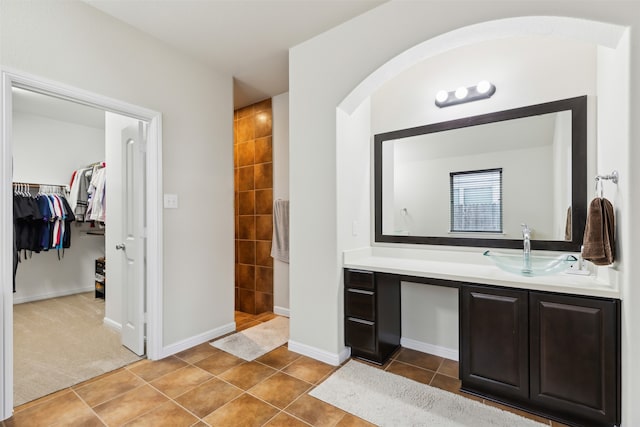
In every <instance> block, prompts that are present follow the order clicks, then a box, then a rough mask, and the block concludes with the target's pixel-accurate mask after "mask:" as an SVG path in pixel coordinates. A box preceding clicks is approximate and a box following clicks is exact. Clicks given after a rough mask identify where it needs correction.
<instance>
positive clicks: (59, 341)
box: [13, 292, 140, 406]
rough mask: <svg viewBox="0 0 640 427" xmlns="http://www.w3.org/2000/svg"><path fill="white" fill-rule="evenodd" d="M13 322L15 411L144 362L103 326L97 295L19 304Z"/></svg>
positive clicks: (101, 308)
mask: <svg viewBox="0 0 640 427" xmlns="http://www.w3.org/2000/svg"><path fill="white" fill-rule="evenodd" d="M13 319H14V329H13V331H14V337H13V338H14V345H13V348H14V352H13V357H14V370H13V375H14V380H13V383H14V394H13V395H14V405H15V406H18V405H20V404H22V403H25V402H29V401H31V400H34V399H37V398H38V397H41V396H44V395H46V394H49V393H52V392H54V391H57V390H61V389H63V388H67V387H70V386H72V385H74V384H77V383H79V382H82V381H85V380H87V379H89V378H93V377H95V376H98V375H101V374H103V373H105V372H110V371H113V370H114V369H117V368H120V367H122V366H125V365H127V364H129V363H132V362H134V361H136V360H139V359H140V357H138V356H137V355H135V354H134V353H132V352H131V351H129V350H128V349H127V348H125V347H123V346H122V345H121V344H120V334H118V333H117V332H116V331H114V330H112V329H110V328H108V327H106V326H104V325H103V319H104V300H102V299H96V298H94V294H93V292H87V293H82V294H76V295H70V296H66V297H60V298H53V299H48V300H42V301H35V302H29V303H24V304H16V305H14V306H13Z"/></svg>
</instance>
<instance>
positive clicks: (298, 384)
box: [249, 372, 311, 409]
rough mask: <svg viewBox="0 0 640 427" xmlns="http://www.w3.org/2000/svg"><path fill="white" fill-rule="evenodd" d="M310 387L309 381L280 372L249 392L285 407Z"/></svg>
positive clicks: (274, 404) (279, 406)
mask: <svg viewBox="0 0 640 427" xmlns="http://www.w3.org/2000/svg"><path fill="white" fill-rule="evenodd" d="M310 388H311V384H309V383H308V382H305V381H302V380H300V379H298V378H294V377H292V376H290V375H287V374H284V373H282V372H278V373H277V374H275V375H273V376H272V377H270V378H268V379H266V380H264V381H262V382H261V383H259V384H258V385H256V386H255V387H253V388H252V389H250V390H249V393H251V394H252V395H254V396H256V397H259V398H260V399H262V400H264V401H265V402H268V403H270V404H272V405H273V406H276V407H278V408H281V409H284V408H286V407H287V406H288V405H289V404H290V403H291V402H293V401H294V400H296V399H297V398H298V397H299V396H300V395H301V394H302V393H304V392H306V391H307V390H309V389H310Z"/></svg>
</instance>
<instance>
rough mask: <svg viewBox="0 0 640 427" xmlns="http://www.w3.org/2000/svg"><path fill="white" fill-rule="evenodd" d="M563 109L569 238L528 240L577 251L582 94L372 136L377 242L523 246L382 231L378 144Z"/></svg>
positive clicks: (583, 207) (581, 207) (583, 151)
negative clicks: (567, 135) (567, 119)
mask: <svg viewBox="0 0 640 427" xmlns="http://www.w3.org/2000/svg"><path fill="white" fill-rule="evenodd" d="M567 110H570V111H571V186H572V190H571V240H570V241H569V240H533V239H532V240H531V249H538V250H549V251H571V252H580V247H581V246H582V238H583V235H584V227H585V221H586V217H587V96H586V95H585V96H579V97H576V98H569V99H563V100H559V101H553V102H546V103H543V104H537V105H529V106H526V107H520V108H514V109H511V110H505V111H498V112H495V113H489V114H483V115H479V116H473V117H465V118H462V119H456V120H451V121H447V122H441V123H434V124H430V125H425V126H419V127H414V128H408V129H401V130H397V131H392V132H385V133H380V134H377V135H374V193H375V195H374V209H375V241H376V242H381V243H411V244H419V245H447V246H473V247H489V248H513V249H521V248H522V247H523V241H522V239H489V238H470V237H432V236H394V235H389V234H382V144H383V143H384V142H385V141H390V140H396V139H400V138H407V137H412V136H417V135H423V134H429V133H434V132H442V131H446V130H451V129H459V128H464V127H469V126H477V125H482V124H486V123H494V122H501V121H505V120H512V119H519V118H523V117H530V116H537V115H541V114H547V113H554V112H559V111H567ZM542 173H544V172H542Z"/></svg>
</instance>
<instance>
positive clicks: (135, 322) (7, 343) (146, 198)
mask: <svg viewBox="0 0 640 427" xmlns="http://www.w3.org/2000/svg"><path fill="white" fill-rule="evenodd" d="M2 77H3V79H2V80H3V86H2V98H3V103H2V107H3V109H2V124H3V126H2V129H3V133H2V152H1V153H2V154H1V160H2V162H1V166H2V182H3V185H2V186H1V187H0V203H1V206H2V209H3V215H4V217H5V218H8V219H9V218H12V196H13V189H12V188H11V186H10V185H9V183H10V182H12V181H13V167H12V160H13V155H14V145H13V134H12V131H13V127H12V124H13V108H12V104H13V94H12V91H13V89H14V88H18V89H23V90H27V91H31V92H35V93H39V94H43V95H49V96H52V97H53V98H56V99H63V100H66V101H73V102H75V103H78V104H83V105H85V106H90V107H94V108H98V109H100V110H101V111H102V112H105V111H106V112H113V113H117V114H121V115H124V116H127V117H130V118H132V119H135V121H143V122H146V123H148V130H147V129H144V128H143V127H139V128H138V129H137V130H136V131H137V132H138V135H141V136H143V137H144V138H146V140H147V143H146V144H145V143H144V142H143V141H142V140H139V141H138V142H139V143H136V144H134V143H133V139H132V138H124V134H122V135H121V137H122V141H123V150H124V151H125V152H126V151H127V149H128V150H129V153H128V154H130V155H131V156H130V157H128V156H123V157H122V159H123V175H125V176H126V179H125V181H126V180H127V179H129V178H131V177H133V176H134V175H135V176H137V179H138V180H139V179H140V178H144V179H145V181H146V182H147V189H146V190H147V191H146V192H144V191H142V192H140V191H138V192H132V193H131V194H130V195H127V192H126V191H125V192H124V195H125V197H131V198H133V199H137V200H141V201H143V204H142V205H141V208H140V206H139V209H138V210H137V214H138V215H128V217H129V218H133V217H137V218H138V220H137V223H136V224H137V227H139V230H140V231H139V232H136V233H137V234H136V236H137V237H138V240H139V243H140V244H139V245H138V246H139V247H138V248H137V249H134V250H130V251H123V252H125V254H126V256H125V257H124V262H123V264H124V265H125V266H129V267H130V266H131V265H137V266H139V268H138V269H137V271H138V273H137V276H138V277H139V278H141V279H142V281H141V282H140V283H139V286H138V290H137V291H136V292H135V293H136V295H138V296H137V297H135V298H128V299H125V298H124V295H123V298H122V301H123V304H126V303H127V301H129V302H131V301H135V303H136V307H133V306H131V305H130V306H129V307H127V306H123V308H122V313H123V315H122V317H121V327H122V328H123V329H124V328H127V327H128V328H129V329H131V328H133V329H135V330H136V334H137V336H139V337H140V339H141V340H144V337H145V335H144V331H145V326H146V345H147V347H146V353H147V356H148V358H150V359H156V358H158V357H159V355H160V349H161V348H162V347H161V340H160V339H159V337H160V336H161V310H160V298H159V295H160V290H161V273H160V268H159V266H160V262H159V260H160V259H161V254H162V245H161V242H162V240H161V230H160V224H161V223H162V222H161V221H162V218H161V209H158V206H160V205H159V203H158V202H159V200H161V197H159V193H160V189H161V180H160V178H159V177H160V176H161V175H160V173H161V163H160V155H159V153H160V148H161V145H160V143H161V138H160V128H161V127H160V120H161V118H160V114H159V113H156V112H153V111H150V110H146V109H142V108H139V107H136V106H132V105H129V104H125V103H121V102H119V101H115V100H112V99H108V98H105V97H101V96H99V95H95V94H92V93H89V92H86V91H82V90H79V89H76V88H71V87H67V86H64V85H61V84H58V83H56V82H51V81H44V80H42V79H38V78H35V77H32V76H25V75H21V74H17V73H9V72H3V73H2ZM145 133H146V135H145ZM128 159H132V160H133V161H132V162H129V163H127V161H128ZM145 165H146V167H144V166H145ZM127 172H135V173H133V174H127ZM128 182H129V184H131V182H132V181H128ZM142 188H144V187H142ZM144 205H146V206H148V209H145V208H144ZM3 224H4V227H3V229H2V233H0V239H1V242H2V245H1V246H0V259H1V262H2V265H3V269H2V272H3V273H2V274H3V283H4V288H3V291H4V292H3V301H2V306H1V310H2V319H3V322H2V323H3V333H4V340H3V346H2V354H1V360H0V362H1V368H2V376H3V384H4V387H3V388H2V390H1V397H2V401H3V407H2V412H3V413H2V414H0V415H2V417H3V418H6V417H8V416H9V415H10V414H11V412H12V408H13V365H14V364H13V362H14V360H13V342H14V336H13V293H12V290H10V289H11V284H12V282H13V281H12V277H11V271H12V268H11V267H8V266H9V265H10V263H11V262H10V261H9V259H12V258H13V253H14V251H13V247H12V246H13V245H12V241H13V239H12V236H13V230H12V227H13V226H12V224H11V221H4V222H3ZM129 243H130V244H131V242H129ZM134 252H135V254H136V256H133V255H132V254H133V253H134ZM139 254H142V256H143V257H144V258H140V257H139ZM145 261H146V262H145ZM4 267H8V268H4ZM125 269H126V267H125ZM107 271H108V270H107ZM107 292H108V291H107ZM123 294H124V292H123ZM145 294H146V296H147V298H146V300H147V306H146V307H145V306H144V302H145V298H144V295H145ZM140 296H142V297H140ZM107 301H108V300H107ZM145 314H146V317H147V324H146V325H145V324H144V318H145ZM106 318H107V316H105V319H106ZM107 323H108V322H107ZM116 323H117V322H116ZM123 335H124V334H123ZM143 345H144V342H143V344H142V345H141V346H139V349H138V351H137V352H140V348H142V349H143V350H142V351H141V352H142V353H144V347H143Z"/></svg>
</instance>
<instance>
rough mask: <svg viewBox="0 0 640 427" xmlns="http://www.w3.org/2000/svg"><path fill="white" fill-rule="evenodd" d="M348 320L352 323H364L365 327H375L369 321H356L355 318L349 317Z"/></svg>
mask: <svg viewBox="0 0 640 427" xmlns="http://www.w3.org/2000/svg"><path fill="white" fill-rule="evenodd" d="M348 319H349V320H350V321H351V322H356V323H362V324H363V325H367V326H373V325H374V324H375V323H374V322H370V321H368V320H362V319H356V318H355V317H349V318H348Z"/></svg>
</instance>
